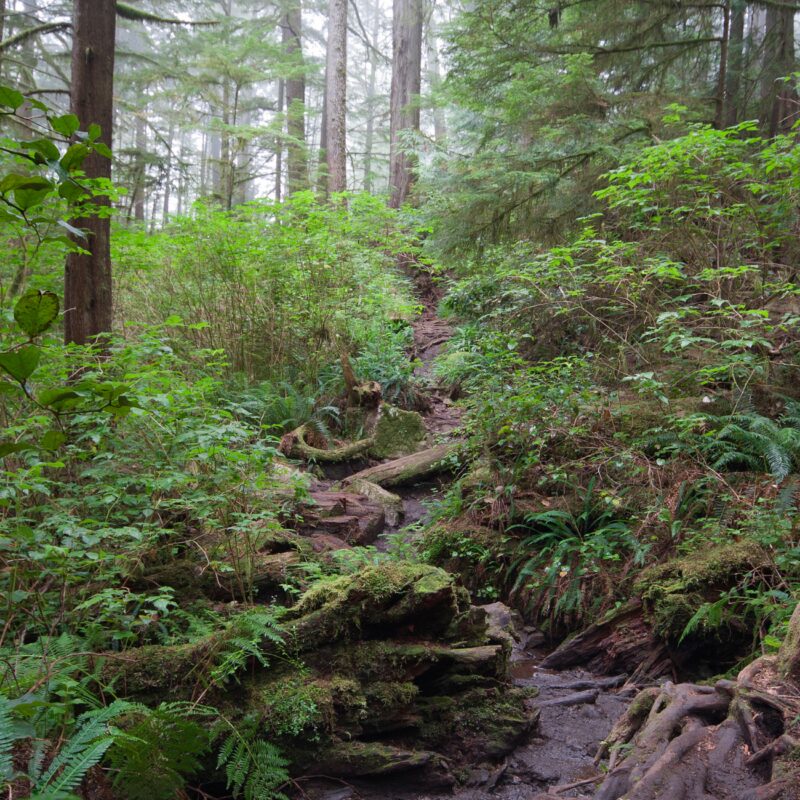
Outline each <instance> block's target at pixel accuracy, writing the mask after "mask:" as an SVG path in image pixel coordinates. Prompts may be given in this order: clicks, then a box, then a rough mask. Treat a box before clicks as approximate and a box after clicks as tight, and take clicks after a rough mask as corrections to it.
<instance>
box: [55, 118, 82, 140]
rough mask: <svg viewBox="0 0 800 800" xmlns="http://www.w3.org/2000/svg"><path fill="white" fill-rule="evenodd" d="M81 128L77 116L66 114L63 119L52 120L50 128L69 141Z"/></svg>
mask: <svg viewBox="0 0 800 800" xmlns="http://www.w3.org/2000/svg"><path fill="white" fill-rule="evenodd" d="M80 126H81V123H80V120H78V118H77V117H76V116H75V114H64V115H63V116H61V117H52V118H51V119H50V127H51V128H52V129H53V130H54V131H55V132H56V133H60V134H61V135H62V136H64V137H65V138H67V139H69V138H70V137H71V136H74V135H75V132H76V131H77V130H78V128H80Z"/></svg>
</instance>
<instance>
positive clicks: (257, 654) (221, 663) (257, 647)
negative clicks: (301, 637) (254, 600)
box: [210, 608, 283, 683]
mask: <svg viewBox="0 0 800 800" xmlns="http://www.w3.org/2000/svg"><path fill="white" fill-rule="evenodd" d="M264 640H266V641H268V642H272V643H273V644H275V645H277V646H278V647H281V646H282V645H283V634H282V629H281V627H280V625H279V624H278V621H277V619H276V618H275V615H274V614H273V613H272V612H270V611H268V610H266V609H261V608H254V609H250V610H248V611H245V612H243V613H242V614H239V615H238V616H237V617H236V618H235V619H234V620H233V621H232V622H231V623H230V625H229V627H228V632H227V635H226V636H225V637H223V638H222V639H221V643H220V646H219V649H218V650H217V652H216V654H215V657H214V661H215V664H214V666H213V668H212V669H211V673H210V677H211V680H212V681H213V682H214V683H225V682H226V681H228V680H229V679H230V678H232V677H234V676H235V675H236V673H238V672H239V671H240V670H241V669H242V668H244V667H245V666H246V665H247V663H248V661H250V659H254V660H255V661H257V662H258V663H259V664H261V665H262V666H264V667H266V666H268V663H269V662H268V660H267V657H266V655H265V654H264V650H263V647H262V644H263V642H264Z"/></svg>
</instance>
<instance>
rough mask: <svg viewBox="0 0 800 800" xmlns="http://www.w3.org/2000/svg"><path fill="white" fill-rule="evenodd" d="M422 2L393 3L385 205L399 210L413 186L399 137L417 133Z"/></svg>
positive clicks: (398, 0)
mask: <svg viewBox="0 0 800 800" xmlns="http://www.w3.org/2000/svg"><path fill="white" fill-rule="evenodd" d="M422 17H423V9H422V0H394V6H393V21H392V51H393V52H392V95H391V102H390V115H391V117H390V129H391V130H390V136H391V144H390V147H391V153H390V156H389V190H390V199H389V205H391V206H392V207H393V208H399V207H400V206H401V205H402V204H403V203H404V202H405V201H406V200H407V199H408V195H409V192H410V191H411V186H412V183H413V166H414V161H413V158H412V157H411V156H409V154H408V153H407V152H406V151H405V149H404V147H403V140H402V139H403V134H404V133H405V132H406V131H409V130H410V131H418V130H419V118H420V109H419V93H420V86H421V77H422Z"/></svg>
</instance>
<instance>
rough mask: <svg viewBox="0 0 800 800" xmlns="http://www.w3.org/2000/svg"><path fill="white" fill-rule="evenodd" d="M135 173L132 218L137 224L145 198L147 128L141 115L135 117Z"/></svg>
mask: <svg viewBox="0 0 800 800" xmlns="http://www.w3.org/2000/svg"><path fill="white" fill-rule="evenodd" d="M135 149H136V156H135V158H136V171H135V173H134V185H133V197H134V203H133V217H134V219H135V220H136V221H137V222H142V223H143V222H144V218H145V196H144V184H145V179H146V177H147V175H146V172H147V170H146V166H145V164H146V160H145V151H146V150H147V127H146V126H145V121H144V118H143V117H142V116H141V115H138V116H137V117H136V144H135Z"/></svg>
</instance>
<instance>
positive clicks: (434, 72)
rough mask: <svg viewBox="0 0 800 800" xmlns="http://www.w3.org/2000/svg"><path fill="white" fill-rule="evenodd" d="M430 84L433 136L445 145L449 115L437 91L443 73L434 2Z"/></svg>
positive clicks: (430, 26) (429, 39) (430, 27)
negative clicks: (434, 15)
mask: <svg viewBox="0 0 800 800" xmlns="http://www.w3.org/2000/svg"><path fill="white" fill-rule="evenodd" d="M427 43H428V54H427V55H428V85H429V87H430V92H431V94H432V95H434V99H433V138H434V141H435V142H436V144H438V145H443V144H444V143H445V141H447V117H446V116H445V111H444V106H442V105H441V103H440V102H439V101H438V100H437V98H436V96H435V95H436V92H437V90H438V89H439V87H440V86H441V84H442V73H441V69H440V67H439V42H438V40H437V37H436V25H435V22H434V19H433V3H431V8H430V13H429V15H428V36H427Z"/></svg>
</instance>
